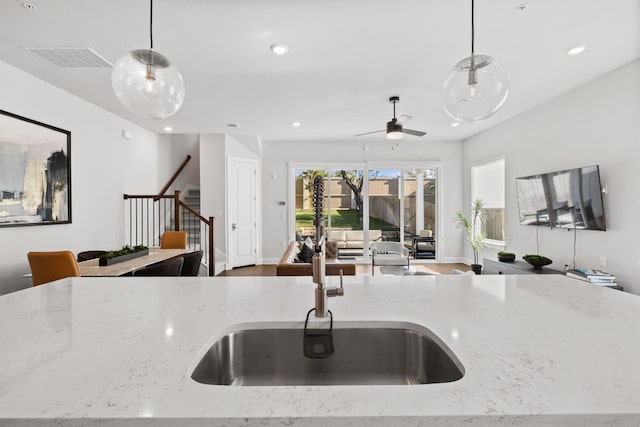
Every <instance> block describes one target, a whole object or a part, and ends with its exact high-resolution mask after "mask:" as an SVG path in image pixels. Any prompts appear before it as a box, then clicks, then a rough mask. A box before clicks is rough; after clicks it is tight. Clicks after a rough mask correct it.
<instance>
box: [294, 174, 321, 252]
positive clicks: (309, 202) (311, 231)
mask: <svg viewBox="0 0 640 427" xmlns="http://www.w3.org/2000/svg"><path fill="white" fill-rule="evenodd" d="M318 175H319V176H323V177H326V175H327V172H326V171H325V170H321V169H296V170H295V192H296V197H295V199H296V225H295V226H296V240H304V239H305V238H307V237H311V238H312V239H314V238H315V225H314V224H313V220H314V218H315V211H314V209H313V181H314V180H315V177H316V176H318ZM326 186H327V182H326V178H325V198H324V215H325V220H324V226H325V229H326V228H327V212H328V197H327V191H326Z"/></svg>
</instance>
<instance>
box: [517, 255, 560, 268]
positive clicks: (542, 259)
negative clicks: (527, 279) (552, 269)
mask: <svg viewBox="0 0 640 427" xmlns="http://www.w3.org/2000/svg"><path fill="white" fill-rule="evenodd" d="M522 259H524V260H525V261H527V262H528V263H529V264H531V265H533V269H534V270H542V267H544V266H545V265H549V264H551V263H553V261H551V260H550V259H549V258H547V257H546V256H542V255H525V256H523V257H522Z"/></svg>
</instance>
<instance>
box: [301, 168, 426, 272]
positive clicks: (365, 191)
mask: <svg viewBox="0 0 640 427" xmlns="http://www.w3.org/2000/svg"><path fill="white" fill-rule="evenodd" d="M293 171H294V173H293V175H294V180H295V184H294V188H295V232H296V238H297V239H304V238H306V237H311V238H313V237H314V235H315V227H314V224H313V219H314V210H313V180H314V179H315V177H316V176H322V177H323V180H324V215H325V223H324V226H325V236H326V238H327V239H329V240H333V241H336V242H337V246H338V256H339V257H340V258H343V259H356V260H359V259H360V260H368V259H369V254H368V247H369V244H370V242H372V241H391V242H402V243H403V244H404V245H405V246H406V247H407V248H408V249H409V250H411V251H412V253H414V249H415V247H416V244H417V242H418V243H423V242H424V241H425V239H422V240H420V239H418V240H416V239H417V238H421V237H431V238H432V239H431V241H430V242H429V244H430V246H429V247H430V248H431V249H430V253H429V254H428V255H429V256H421V258H427V259H433V258H435V255H436V250H435V242H436V238H435V237H436V235H437V231H438V230H437V229H436V225H437V222H438V221H437V211H438V209H437V206H436V199H437V197H436V189H437V171H438V169H437V168H435V167H434V168H406V167H384V168H381V167H373V168H366V167H363V168H336V167H329V166H327V167H320V168H313V169H312V168H295V169H294V170H293ZM423 246H424V245H423ZM423 255H424V254H423Z"/></svg>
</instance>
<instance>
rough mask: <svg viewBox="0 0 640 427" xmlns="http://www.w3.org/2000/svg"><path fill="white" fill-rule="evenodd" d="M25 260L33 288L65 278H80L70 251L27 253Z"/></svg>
mask: <svg viewBox="0 0 640 427" xmlns="http://www.w3.org/2000/svg"><path fill="white" fill-rule="evenodd" d="M27 258H28V259H29V266H30V267H31V278H32V280H33V286H37V285H42V284H43V283H48V282H53V281H54V280H58V279H64V278H65V277H80V269H79V268H78V263H77V262H76V257H75V256H74V255H73V252H71V251H53V252H29V253H28V254H27Z"/></svg>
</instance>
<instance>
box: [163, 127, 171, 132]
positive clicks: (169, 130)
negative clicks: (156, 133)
mask: <svg viewBox="0 0 640 427" xmlns="http://www.w3.org/2000/svg"><path fill="white" fill-rule="evenodd" d="M164 130H165V131H166V132H171V131H172V130H173V128H172V127H171V126H165V127H164Z"/></svg>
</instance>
